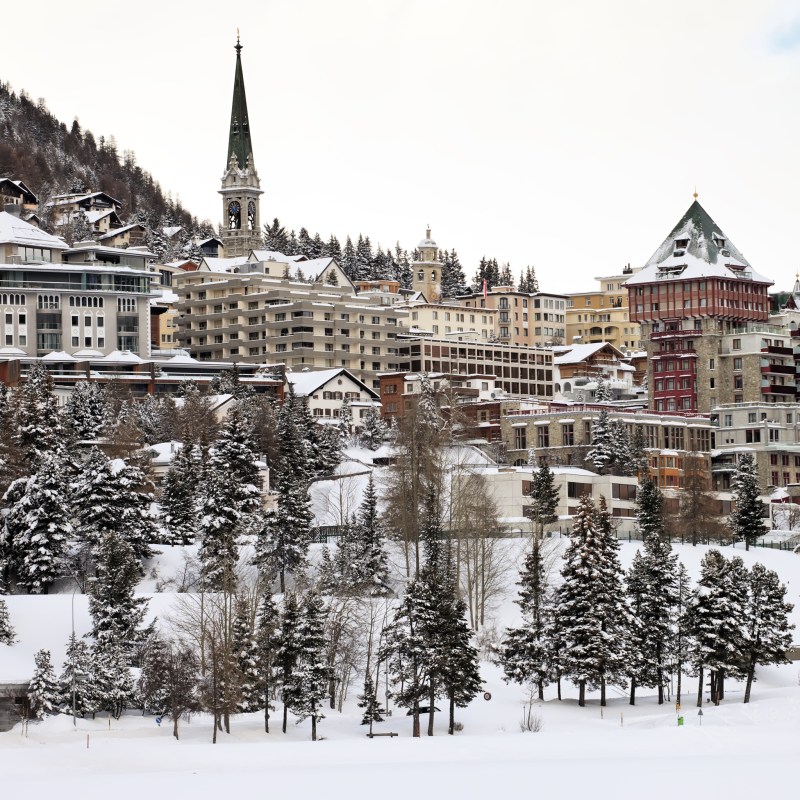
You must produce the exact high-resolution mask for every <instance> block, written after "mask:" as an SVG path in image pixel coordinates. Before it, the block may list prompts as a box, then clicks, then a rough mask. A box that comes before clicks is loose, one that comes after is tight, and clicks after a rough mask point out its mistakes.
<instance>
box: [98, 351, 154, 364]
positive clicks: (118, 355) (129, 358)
mask: <svg viewBox="0 0 800 800" xmlns="http://www.w3.org/2000/svg"><path fill="white" fill-rule="evenodd" d="M103 361H110V362H115V363H120V362H125V363H127V364H143V363H144V361H143V359H141V358H139V356H137V355H136V353H132V352H131V351H130V350H125V351H124V352H123V351H122V350H112V351H111V352H110V353H109V354H108V355H107V356H103Z"/></svg>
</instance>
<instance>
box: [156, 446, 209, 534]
mask: <svg viewBox="0 0 800 800" xmlns="http://www.w3.org/2000/svg"><path fill="white" fill-rule="evenodd" d="M199 471H200V470H199V467H198V463H197V460H196V458H195V447H194V445H193V444H192V443H191V442H187V443H185V444H184V445H183V446H181V447H179V448H178V450H177V452H176V453H175V455H174V456H173V459H172V462H171V463H170V465H169V469H168V470H167V474H166V475H165V476H164V483H163V485H162V489H161V503H160V506H161V519H162V522H163V526H164V529H165V530H166V535H165V536H164V537H163V539H162V540H163V542H164V543H165V544H191V543H192V542H193V541H194V537H195V535H196V533H197V501H198V486H197V483H198V477H199Z"/></svg>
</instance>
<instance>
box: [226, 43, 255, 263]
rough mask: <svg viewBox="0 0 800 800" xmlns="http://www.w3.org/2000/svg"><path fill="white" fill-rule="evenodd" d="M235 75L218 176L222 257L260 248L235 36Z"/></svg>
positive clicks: (239, 52)
mask: <svg viewBox="0 0 800 800" xmlns="http://www.w3.org/2000/svg"><path fill="white" fill-rule="evenodd" d="M234 49H235V50H236V72H235V74H234V79H233V104H232V105H231V124H230V129H229V131H228V154H227V160H226V163H225V173H224V174H223V176H222V188H221V189H220V190H219V193H220V194H221V195H222V226H221V231H220V233H221V238H222V244H223V247H224V250H225V257H226V258H235V257H237V256H246V255H249V253H250V251H251V250H258V249H259V248H260V247H261V242H262V239H261V213H260V210H259V197H260V195H261V194H263V192H262V191H261V183H260V181H259V179H258V173H257V172H256V164H255V159H254V158H253V143H252V139H251V137H250V118H249V116H248V114H247V97H246V96H245V91H244V73H243V72H242V45H241V42H240V41H239V33H238V31H237V33H236V46H235V47H234Z"/></svg>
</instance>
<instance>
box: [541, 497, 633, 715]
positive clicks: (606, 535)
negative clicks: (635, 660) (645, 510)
mask: <svg viewBox="0 0 800 800" xmlns="http://www.w3.org/2000/svg"><path fill="white" fill-rule="evenodd" d="M604 505H605V503H604V501H603V500H602V498H601V507H600V509H599V510H596V509H595V508H594V505H593V503H592V500H591V498H590V497H588V496H584V497H582V498H581V499H580V502H579V504H578V509H577V513H576V515H575V520H574V524H573V530H572V536H571V540H570V544H569V546H568V548H567V551H566V553H565V554H564V559H565V562H566V563H565V565H564V568H563V570H562V572H561V575H562V577H563V582H562V584H561V585H560V586H559V588H558V590H557V592H556V598H555V602H554V605H555V607H556V608H557V609H558V616H559V626H558V637H559V641H558V642H557V643H556V650H557V652H558V654H559V659H560V664H559V667H560V671H561V673H562V674H564V675H566V676H567V677H570V678H572V679H573V681H575V682H576V683H577V684H578V687H579V700H578V705H580V706H584V705H585V704H586V687H587V686H588V687H590V688H593V687H599V688H600V693H601V694H600V703H601V705H605V702H606V700H605V687H606V684H607V683H610V682H613V683H616V684H618V685H620V686H624V685H625V677H624V676H625V655H626V654H625V641H626V634H627V627H628V612H627V610H626V609H625V607H624V599H623V598H624V594H623V589H622V569H621V567H620V565H619V558H618V556H617V550H618V547H619V545H618V543H617V542H616V539H615V538H614V536H613V531H612V530H611V524H610V518H609V516H608V512H607V509H605V508H604Z"/></svg>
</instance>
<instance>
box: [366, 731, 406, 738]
mask: <svg viewBox="0 0 800 800" xmlns="http://www.w3.org/2000/svg"><path fill="white" fill-rule="evenodd" d="M367 736H368V737H369V738H370V739H374V738H375V737H376V736H399V734H397V733H395V732H394V731H386V733H368V734H367Z"/></svg>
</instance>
